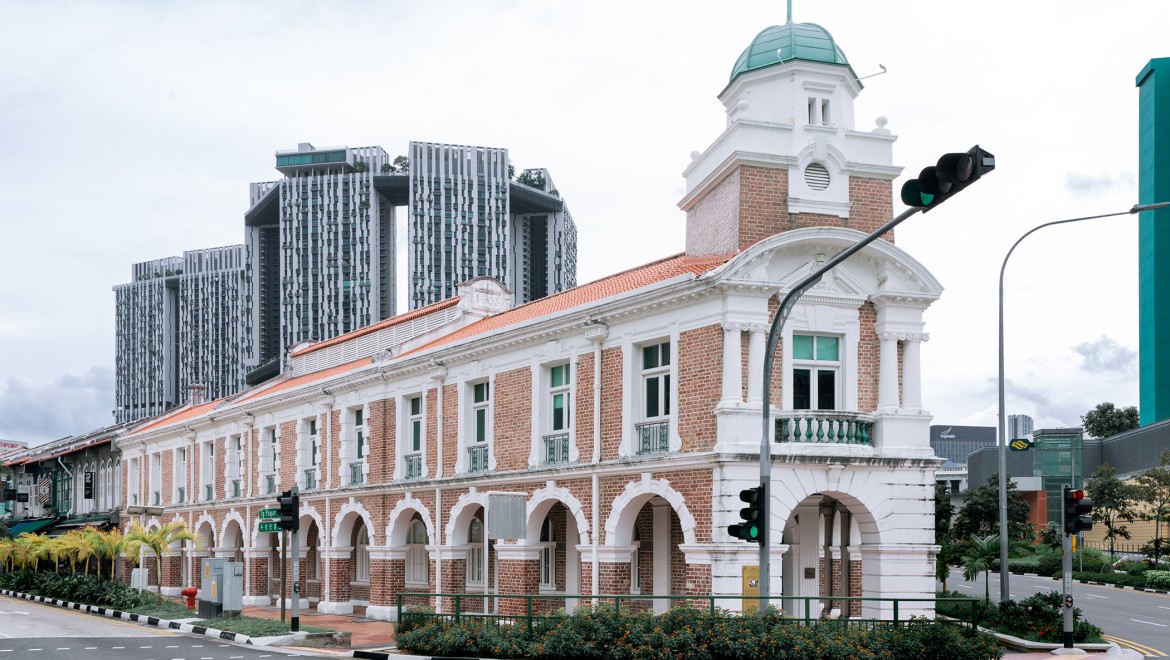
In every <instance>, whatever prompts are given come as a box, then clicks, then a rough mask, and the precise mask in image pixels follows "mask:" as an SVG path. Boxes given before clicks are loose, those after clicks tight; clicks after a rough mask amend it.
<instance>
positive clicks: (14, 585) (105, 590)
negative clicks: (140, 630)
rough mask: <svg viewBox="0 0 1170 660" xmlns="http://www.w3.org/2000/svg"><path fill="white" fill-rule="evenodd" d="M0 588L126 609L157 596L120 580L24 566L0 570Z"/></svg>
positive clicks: (154, 600)
mask: <svg viewBox="0 0 1170 660" xmlns="http://www.w3.org/2000/svg"><path fill="white" fill-rule="evenodd" d="M0 589H11V590H12V591H19V592H21V593H26V594H32V595H34V596H44V597H45V598H57V599H59V600H67V601H70V602H74V603H85V604H87V605H97V606H99V607H112V608H114V609H116V610H122V611H126V612H129V611H132V610H134V609H135V608H139V607H148V606H152V605H155V604H157V603H158V601H159V600H160V599H159V597H158V596H156V595H155V594H153V593H150V592H149V591H139V590H137V589H131V588H130V586H129V585H127V584H126V583H124V582H114V581H112V580H105V579H100V580H99V579H98V578H97V576H96V575H85V574H82V575H58V574H56V573H49V572H44V571H41V572H36V571H33V570H30V569H27V568H26V569H21V570H17V571H12V572H10V573H3V574H0Z"/></svg>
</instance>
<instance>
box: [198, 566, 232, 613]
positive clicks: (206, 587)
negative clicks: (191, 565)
mask: <svg viewBox="0 0 1170 660" xmlns="http://www.w3.org/2000/svg"><path fill="white" fill-rule="evenodd" d="M226 563H227V560H226V559H219V558H216V557H204V558H203V559H202V560H201V561H200V562H199V577H200V582H199V616H200V618H204V619H210V618H214V617H217V616H219V615H220V614H223V572H224V565H225V564H226Z"/></svg>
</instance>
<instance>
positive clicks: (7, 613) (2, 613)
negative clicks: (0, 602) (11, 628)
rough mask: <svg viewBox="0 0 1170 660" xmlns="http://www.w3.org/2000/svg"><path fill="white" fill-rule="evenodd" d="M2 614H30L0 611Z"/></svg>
mask: <svg viewBox="0 0 1170 660" xmlns="http://www.w3.org/2000/svg"><path fill="white" fill-rule="evenodd" d="M0 614H26V615H27V614H28V612H3V611H0Z"/></svg>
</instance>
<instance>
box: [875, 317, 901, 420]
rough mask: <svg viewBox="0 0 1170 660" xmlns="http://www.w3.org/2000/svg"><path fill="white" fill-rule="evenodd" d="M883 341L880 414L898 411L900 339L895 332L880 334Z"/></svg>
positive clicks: (879, 336)
mask: <svg viewBox="0 0 1170 660" xmlns="http://www.w3.org/2000/svg"><path fill="white" fill-rule="evenodd" d="M878 339H880V340H881V360H880V363H879V364H880V369H881V371H880V372H879V375H878V404H877V409H878V411H879V412H893V411H895V410H897V409H898V337H897V335H896V334H895V333H893V332H882V333H879V334H878Z"/></svg>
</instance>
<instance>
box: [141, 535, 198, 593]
mask: <svg viewBox="0 0 1170 660" xmlns="http://www.w3.org/2000/svg"><path fill="white" fill-rule="evenodd" d="M126 539H127V541H128V544H127V546H126V553H127V555H131V554H138V549H139V548H140V547H142V546H145V547H147V548H150V549H151V551H152V552H154V559H155V561H156V562H157V565H158V581H159V586H160V587H161V586H162V556H163V552H165V551H166V549H167V548H168V547H170V545H171V544H172V543H175V542H177V541H195V532H192V531H191V528H190V527H187V523H186V522H184V521H182V520H172V521H171V522H169V523H164V524H163V525H161V526H160V527H156V528H154V529H149V530H148V529H146V528H145V527H143V526H142V525H140V524H138V523H134V524H133V525H131V526H130V533H129V534H127V535H126Z"/></svg>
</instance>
